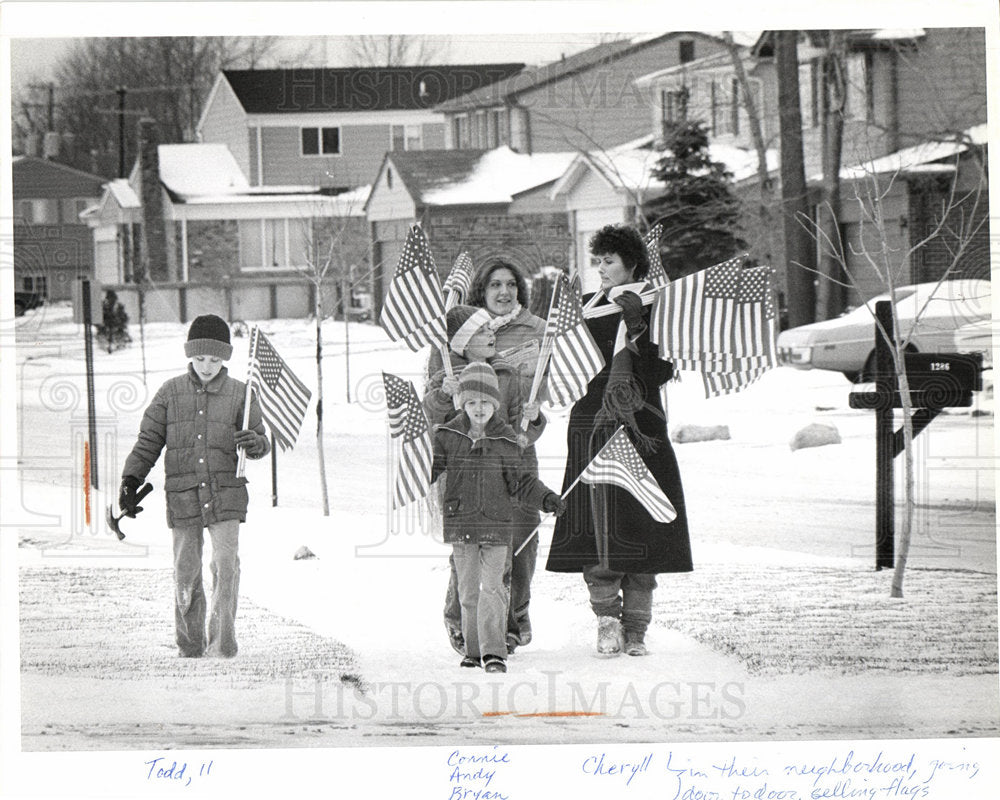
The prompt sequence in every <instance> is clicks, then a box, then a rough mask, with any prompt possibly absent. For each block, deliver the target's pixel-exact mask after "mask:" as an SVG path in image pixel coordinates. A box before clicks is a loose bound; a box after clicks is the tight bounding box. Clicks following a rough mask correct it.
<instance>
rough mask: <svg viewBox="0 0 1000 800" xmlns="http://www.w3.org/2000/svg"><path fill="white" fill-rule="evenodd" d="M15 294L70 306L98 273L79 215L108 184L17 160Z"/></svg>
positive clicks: (29, 159) (48, 164)
mask: <svg viewBox="0 0 1000 800" xmlns="http://www.w3.org/2000/svg"><path fill="white" fill-rule="evenodd" d="M11 172H12V194H13V201H14V284H15V285H14V288H15V290H16V291H18V292H31V293H34V294H38V295H40V296H41V297H43V298H45V299H46V300H49V301H55V300H69V299H71V298H72V297H73V296H74V286H75V285H76V283H77V280H78V279H79V278H81V277H85V276H89V275H90V274H91V272H92V270H93V267H94V246H93V239H92V237H91V232H90V228H89V227H87V225H86V223H84V222H83V221H81V219H80V214H81V213H82V212H83V211H85V210H86V209H87V208H88V207H90V206H93V205H94V204H95V203H96V202H97V201H98V198H100V196H101V192H102V185H103V184H104V181H105V179H104V178H102V177H101V176H100V175H92V174H91V173H89V172H81V171H80V170H78V169H73V168H72V167H67V166H65V165H63V164H58V163H56V162H54V161H49V160H48V159H44V158H37V157H35V156H14V158H13V163H12V170H11Z"/></svg>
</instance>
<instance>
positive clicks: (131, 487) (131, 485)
mask: <svg viewBox="0 0 1000 800" xmlns="http://www.w3.org/2000/svg"><path fill="white" fill-rule="evenodd" d="M139 483H140V481H139V479H138V478H136V477H133V476H132V475H126V476H125V477H124V478H122V487H121V489H120V490H119V491H118V509H119V510H120V511H121V512H122V513H123V514H124V515H125V516H126V517H134V516H135V515H136V514H138V513H139V512H140V511H142V506H140V505H136V503H138V502H139V501H138V500H137V499H136V496H135V492H136V489H138V488H139Z"/></svg>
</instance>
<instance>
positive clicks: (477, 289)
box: [466, 258, 531, 308]
mask: <svg viewBox="0 0 1000 800" xmlns="http://www.w3.org/2000/svg"><path fill="white" fill-rule="evenodd" d="M498 269H509V270H510V274H511V275H513V276H514V280H515V281H516V282H517V302H518V303H520V304H521V305H522V306H523V307H524V308H527V307H528V303H529V301H530V300H531V298H530V296H529V294H528V282H527V281H526V280H525V279H524V273H522V272H521V270H519V269H518V268H517V267H515V266H514V265H513V264H511V263H510V262H509V261H504V260H503V259H499V258H498V259H494V260H493V261H487V262H486V263H485V264H483V265H482V266H481V267H480V268H479V271H478V272H477V273H476V277H475V278H473V279H472V286H471V287H470V289H469V297H468V299H467V300H466V302H467V303H468V304H469V305H470V306H477V307H479V308H486V284H488V283H489V282H490V277H491V276H492V275H493V273H494V272H496V271H497V270H498Z"/></svg>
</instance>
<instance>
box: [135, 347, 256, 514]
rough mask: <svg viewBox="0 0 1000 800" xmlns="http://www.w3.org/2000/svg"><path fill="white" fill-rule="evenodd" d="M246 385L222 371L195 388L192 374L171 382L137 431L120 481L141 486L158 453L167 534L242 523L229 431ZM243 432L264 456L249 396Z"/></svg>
mask: <svg viewBox="0 0 1000 800" xmlns="http://www.w3.org/2000/svg"><path fill="white" fill-rule="evenodd" d="M245 398H246V384H245V383H243V382H242V381H238V380H236V379H235V378H230V377H229V374H228V371H227V370H226V368H225V367H223V368H222V369H221V370H220V371H219V374H218V375H216V376H215V377H214V378H213V379H212V380H211V381H210V382H209V383H208V384H207V385H202V383H201V380H199V378H198V376H197V375H196V374H195V372H194V369H193V367H191V366H190V365H188V371H187V373H186V374H184V375H178V376H177V377H176V378H171V379H170V380H168V381H167V382H166V383H164V384H163V386H161V387H160V388H159V390H158V391H157V392H156V395H155V396H154V397H153V400H152V402H151V403H150V404H149V406H148V407H147V408H146V412H145V413H144V414H143V416H142V422H141V423H140V426H139V438H138V439H137V440H136V443H135V446H134V447H133V448H132V452H131V453H130V454H129V456H128V458H127V459H125V467H124V468H123V469H122V475H132V476H133V477H135V478H137V479H138V480H139V481H142V480H143V479H144V478H145V477H146V475H147V474H148V473H149V471H150V470H151V469H152V468H153V465H154V464H155V463H156V460H157V459H158V458H159V456H160V451H161V450H163V448H164V447H166V454H165V455H164V459H163V470H164V474H165V477H166V481H165V484H164V489H165V490H166V494H167V524H168V525H169V526H170V527H171V528H177V527H193V526H205V525H210V524H212V523H214V522H221V521H223V520H228V519H238V520H239V521H240V522H244V521H245V520H246V514H247V503H248V501H249V497H248V494H247V479H246V478H238V477H236V464H237V457H238V453H237V449H236V443H235V441H234V438H233V437H234V435H235V433H236V431H238V430H240V429H241V428H242V427H243V403H244V400H245ZM248 427H249V429H250V430H252V431H253V432H254V433H256V434H258V435H259V436H260V441H261V442H262V443H263V447H262V448H261V449H260V450H258V451H257V454H256V455H255V456H253V457H254V458H262V457H263V456H264V455H266V454H267V452H268V451H269V450H270V447H269V445H268V442H267V437H266V436H265V435H264V433H265V428H264V423H263V420H262V417H261V413H260V407H259V406H258V405H257V398H256V396H254V397H253V398H252V400H251V404H250V422H249V425H248Z"/></svg>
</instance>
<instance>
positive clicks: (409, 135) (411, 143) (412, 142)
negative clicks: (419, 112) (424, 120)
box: [391, 125, 423, 150]
mask: <svg viewBox="0 0 1000 800" xmlns="http://www.w3.org/2000/svg"><path fill="white" fill-rule="evenodd" d="M422 145H423V136H422V130H421V127H420V126H419V125H393V126H392V143H391V147H392V149H393V150H420V149H422Z"/></svg>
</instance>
